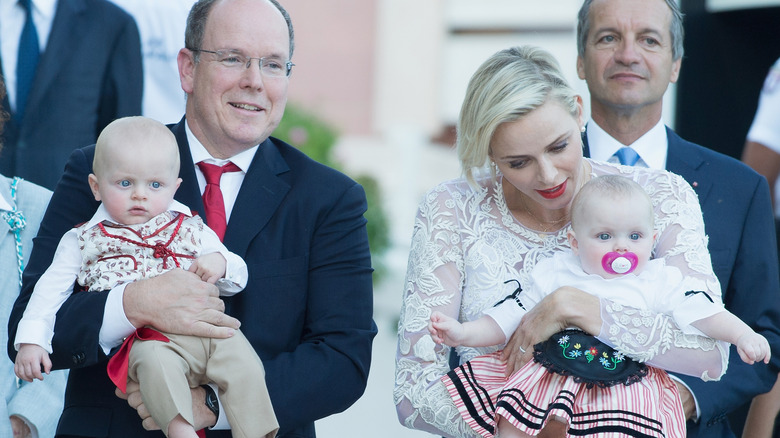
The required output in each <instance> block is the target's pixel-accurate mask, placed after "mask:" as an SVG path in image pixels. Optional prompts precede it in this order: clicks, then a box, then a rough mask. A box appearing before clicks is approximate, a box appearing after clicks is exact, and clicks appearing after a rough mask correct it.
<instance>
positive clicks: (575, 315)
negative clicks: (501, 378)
mask: <svg viewBox="0 0 780 438" xmlns="http://www.w3.org/2000/svg"><path fill="white" fill-rule="evenodd" d="M567 327H579V328H580V329H582V330H583V331H585V332H586V333H590V334H598V333H599V331H600V329H601V310H600V304H599V299H598V298H596V297H595V296H593V295H590V294H588V293H586V292H583V291H581V290H579V289H575V288H572V287H562V288H559V289H557V290H556V291H554V292H553V293H551V294H549V295H547V296H546V297H545V298H544V299H543V300H542V301H540V302H539V304H537V305H535V306H534V307H533V308H532V309H531V310H530V311H529V312H528V313H526V314H525V315H523V318H522V319H521V320H520V325H519V326H518V327H517V329H516V330H515V332H514V334H512V336H511V337H510V338H509V342H507V344H506V347H505V348H504V351H503V353H502V354H501V358H502V359H504V360H506V362H507V364H506V373H507V376H510V375H511V374H512V373H514V372H515V371H517V370H519V369H520V368H522V366H523V365H525V364H526V362H528V361H529V360H531V358H532V357H533V349H534V345H536V344H538V343H539V342H542V341H545V340H547V339H548V338H549V337H550V336H552V335H554V334H556V333H558V332H559V331H561V330H563V329H565V328H567ZM523 350H525V352H523Z"/></svg>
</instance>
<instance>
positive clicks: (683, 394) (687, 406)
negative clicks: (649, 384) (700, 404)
mask: <svg viewBox="0 0 780 438" xmlns="http://www.w3.org/2000/svg"><path fill="white" fill-rule="evenodd" d="M672 380H674V379H672ZM674 384H675V385H677V390H678V391H680V400H682V405H683V412H685V420H686V421H687V420H695V419H696V401H695V400H694V399H693V394H691V391H688V388H686V387H685V385H683V384H682V383H680V382H678V381H677V380H674Z"/></svg>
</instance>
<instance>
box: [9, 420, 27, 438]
mask: <svg viewBox="0 0 780 438" xmlns="http://www.w3.org/2000/svg"><path fill="white" fill-rule="evenodd" d="M9 418H10V419H11V429H12V430H13V431H14V438H29V437H31V436H32V431H31V430H30V426H28V425H27V423H25V422H24V420H22V419H21V418H19V417H18V416H16V415H11V416H10V417H9Z"/></svg>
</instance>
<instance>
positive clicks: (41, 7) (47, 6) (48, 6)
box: [32, 0, 57, 21]
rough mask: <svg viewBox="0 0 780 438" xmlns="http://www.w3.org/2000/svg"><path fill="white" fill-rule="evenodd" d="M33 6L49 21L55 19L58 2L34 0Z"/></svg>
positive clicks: (55, 0)
mask: <svg viewBox="0 0 780 438" xmlns="http://www.w3.org/2000/svg"><path fill="white" fill-rule="evenodd" d="M32 4H33V5H34V7H35V9H37V10H38V12H40V13H41V15H43V16H44V17H47V18H48V19H49V21H51V20H52V19H53V18H54V13H55V10H56V8H57V0H32Z"/></svg>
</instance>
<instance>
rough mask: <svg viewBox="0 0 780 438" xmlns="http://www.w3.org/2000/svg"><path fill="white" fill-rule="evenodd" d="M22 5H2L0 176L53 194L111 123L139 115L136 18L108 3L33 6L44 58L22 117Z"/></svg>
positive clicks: (53, 1)
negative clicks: (78, 155)
mask: <svg viewBox="0 0 780 438" xmlns="http://www.w3.org/2000/svg"><path fill="white" fill-rule="evenodd" d="M21 3H22V2H20V1H16V0H2V1H0V41H2V44H0V59H2V63H1V64H0V66H1V67H2V72H1V73H2V75H3V78H4V79H5V81H6V86H7V91H8V94H7V96H6V98H5V99H3V100H2V109H3V110H4V111H6V112H7V113H9V114H10V115H11V118H10V120H9V121H8V123H7V124H6V127H5V132H4V134H3V144H4V149H3V153H2V159H0V173H2V174H4V175H16V176H19V177H21V178H24V179H26V180H28V181H31V182H33V183H35V184H39V185H42V186H44V187H46V188H48V189H53V188H54V186H55V185H56V184H57V180H58V179H59V177H60V175H62V169H63V168H64V167H65V163H66V162H67V160H68V156H69V155H70V154H71V152H73V150H74V149H77V148H80V147H83V146H85V145H88V144H93V143H95V141H96V140H97V137H98V134H100V131H102V130H103V128H105V127H106V125H108V124H109V123H111V121H113V120H114V119H117V118H120V117H124V116H137V115H141V100H142V94H143V64H142V59H141V39H140V37H139V33H138V27H137V26H136V23H135V21H134V20H133V18H132V17H131V16H130V15H129V14H127V13H126V12H125V11H123V10H122V9H120V8H119V7H117V6H116V5H114V4H112V3H110V2H107V1H106V0H31V5H32V18H33V23H34V25H35V31H36V32H35V34H36V36H37V41H38V46H39V50H40V55H39V57H38V61H37V67H36V68H35V74H34V76H33V79H32V84H31V87H30V91H29V94H28V96H27V99H26V103H25V104H24V105H23V106H24V110H23V111H24V114H20V113H19V112H18V111H17V110H18V108H19V100H18V96H17V89H16V85H17V82H18V81H19V80H20V79H24V78H17V77H16V76H17V75H16V68H17V59H18V57H19V52H18V49H19V44H20V41H21V35H22V31H23V28H24V25H25V19H26V16H27V15H26V12H25V8H24V7H23V6H22V5H21ZM72 225H75V224H72Z"/></svg>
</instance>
